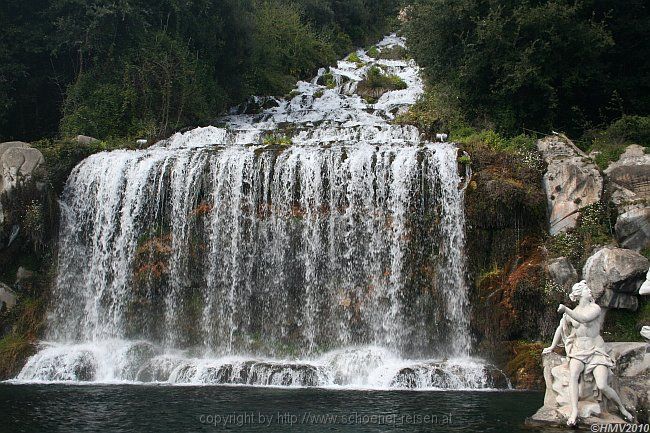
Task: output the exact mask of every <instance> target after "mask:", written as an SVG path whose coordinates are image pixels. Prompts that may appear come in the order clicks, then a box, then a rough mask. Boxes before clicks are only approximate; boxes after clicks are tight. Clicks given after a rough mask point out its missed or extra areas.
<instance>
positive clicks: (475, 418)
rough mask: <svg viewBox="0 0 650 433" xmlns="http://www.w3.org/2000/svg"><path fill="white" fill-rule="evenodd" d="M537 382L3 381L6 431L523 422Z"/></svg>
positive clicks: (423, 427)
mask: <svg viewBox="0 0 650 433" xmlns="http://www.w3.org/2000/svg"><path fill="white" fill-rule="evenodd" d="M542 401H543V394H542V393H539V392H452V391H441V392H433V391H426V392H424V391H422V392H419V391H360V390H345V391H343V390H327V389H305V388H303V389H286V388H285V389H282V388H249V387H219V386H202V387H195V386H187V387H185V386H174V387H171V386H151V385H149V386H140V385H82V386H79V385H77V386H74V385H72V386H68V385H55V384H49V385H14V384H6V383H4V384H0V415H1V418H0V419H1V421H0V432H186V431H187V432H194V431H196V432H216V431H225V430H227V431H235V432H237V431H239V432H283V433H284V432H392V431H399V432H402V431H416V432H500V433H508V432H520V431H532V432H535V431H536V430H530V429H528V428H526V427H524V419H525V418H526V417H527V416H530V415H532V414H533V413H534V412H535V411H536V410H537V409H538V408H539V407H540V406H541V405H542Z"/></svg>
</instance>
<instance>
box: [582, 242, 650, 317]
mask: <svg viewBox="0 0 650 433" xmlns="http://www.w3.org/2000/svg"><path fill="white" fill-rule="evenodd" d="M648 267H650V262H648V259H646V258H645V257H643V256H642V255H641V254H639V253H637V252H636V251H632V250H627V249H623V248H611V247H606V248H602V249H600V250H598V251H597V252H596V253H595V254H594V255H592V256H591V257H589V258H588V259H587V262H586V263H585V266H584V268H583V269H582V277H583V278H584V279H585V280H586V281H587V284H588V285H589V288H590V289H591V292H592V294H593V296H594V299H596V301H598V304H599V305H601V306H603V307H607V308H625V309H630V310H636V308H637V306H638V300H637V299H636V296H634V295H636V294H638V293H639V288H640V287H641V284H642V283H643V281H644V279H645V274H646V272H647V271H648Z"/></svg>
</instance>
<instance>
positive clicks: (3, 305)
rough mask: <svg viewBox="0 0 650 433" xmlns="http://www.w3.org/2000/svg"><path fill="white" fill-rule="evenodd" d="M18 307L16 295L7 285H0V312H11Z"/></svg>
mask: <svg viewBox="0 0 650 433" xmlns="http://www.w3.org/2000/svg"><path fill="white" fill-rule="evenodd" d="M15 306H16V294H15V293H14V291H13V290H11V288H10V287H9V286H7V285H6V284H3V283H0V311H3V310H5V309H6V310H7V311H9V310H11V309H12V308H14V307H15Z"/></svg>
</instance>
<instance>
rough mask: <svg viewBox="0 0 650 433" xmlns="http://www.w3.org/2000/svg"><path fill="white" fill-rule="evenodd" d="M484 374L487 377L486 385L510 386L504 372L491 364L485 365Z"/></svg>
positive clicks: (489, 386) (506, 387)
mask: <svg viewBox="0 0 650 433" xmlns="http://www.w3.org/2000/svg"><path fill="white" fill-rule="evenodd" d="M485 376H486V377H487V387H488V388H496V389H508V388H510V381H509V380H508V377H507V376H506V374H505V373H504V372H503V371H501V370H500V369H498V368H497V367H495V366H493V365H486V366H485Z"/></svg>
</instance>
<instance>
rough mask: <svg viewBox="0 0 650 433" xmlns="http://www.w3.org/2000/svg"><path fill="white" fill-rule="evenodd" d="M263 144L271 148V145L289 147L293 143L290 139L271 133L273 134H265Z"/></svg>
mask: <svg viewBox="0 0 650 433" xmlns="http://www.w3.org/2000/svg"><path fill="white" fill-rule="evenodd" d="M264 144H265V145H267V146H271V145H279V146H291V145H292V144H293V141H292V140H291V137H288V136H286V135H281V134H275V133H273V134H267V135H266V136H265V137H264Z"/></svg>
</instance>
